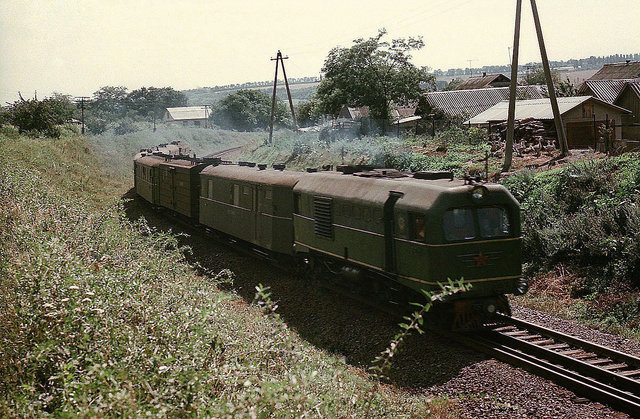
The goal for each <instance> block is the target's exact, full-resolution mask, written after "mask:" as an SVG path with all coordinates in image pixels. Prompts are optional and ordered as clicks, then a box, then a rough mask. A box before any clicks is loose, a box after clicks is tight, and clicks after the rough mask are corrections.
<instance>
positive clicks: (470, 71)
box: [467, 58, 478, 76]
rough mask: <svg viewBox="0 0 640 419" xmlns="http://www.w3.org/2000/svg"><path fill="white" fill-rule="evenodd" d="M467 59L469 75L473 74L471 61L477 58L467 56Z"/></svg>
mask: <svg viewBox="0 0 640 419" xmlns="http://www.w3.org/2000/svg"><path fill="white" fill-rule="evenodd" d="M467 61H469V75H470V76H473V68H471V62H472V61H478V59H477V58H469V59H468V60H467Z"/></svg>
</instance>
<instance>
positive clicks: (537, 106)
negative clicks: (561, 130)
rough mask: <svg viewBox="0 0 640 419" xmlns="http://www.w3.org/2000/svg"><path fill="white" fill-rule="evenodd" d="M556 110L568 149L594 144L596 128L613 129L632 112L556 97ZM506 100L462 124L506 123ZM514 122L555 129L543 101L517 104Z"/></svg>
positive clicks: (618, 132) (547, 102) (594, 100)
mask: <svg viewBox="0 0 640 419" xmlns="http://www.w3.org/2000/svg"><path fill="white" fill-rule="evenodd" d="M558 108H559V109H560V114H561V115H562V122H563V124H564V127H565V130H566V132H567V142H568V144H569V148H585V147H592V146H594V145H595V143H596V140H597V135H598V134H597V132H598V130H597V127H598V126H599V125H600V124H608V125H609V126H615V125H616V123H619V122H620V120H621V118H622V116H623V115H627V114H630V113H631V111H629V110H627V109H624V108H621V107H620V106H616V105H613V104H611V103H607V102H605V101H602V100H600V99H597V98H594V97H592V96H575V97H559V98H558ZM508 112H509V101H507V100H505V101H502V102H500V103H498V104H496V105H494V106H493V107H491V108H489V109H487V110H486V111H484V112H482V113H480V114H478V115H476V116H475V117H473V118H471V119H469V120H468V121H466V122H465V124H469V125H475V126H488V125H489V124H490V123H493V122H503V121H506V120H507V115H508ZM515 118H516V119H529V118H531V119H536V120H539V121H542V122H543V123H544V124H545V129H546V130H548V131H550V130H554V129H555V128H554V124H553V111H552V110H551V102H550V100H549V99H548V98H546V99H533V100H518V101H516V115H515ZM621 136H622V132H621V129H620V126H619V124H618V126H616V128H615V130H614V133H613V138H614V139H615V138H620V137H621Z"/></svg>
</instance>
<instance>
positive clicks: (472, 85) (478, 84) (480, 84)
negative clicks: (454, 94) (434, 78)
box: [455, 74, 510, 90]
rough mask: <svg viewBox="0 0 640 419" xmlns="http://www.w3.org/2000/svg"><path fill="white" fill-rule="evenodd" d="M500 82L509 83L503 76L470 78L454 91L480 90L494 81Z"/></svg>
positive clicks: (490, 75) (492, 75) (487, 75)
mask: <svg viewBox="0 0 640 419" xmlns="http://www.w3.org/2000/svg"><path fill="white" fill-rule="evenodd" d="M497 80H499V81H501V82H502V83H509V81H510V79H509V77H507V76H505V75H504V74H485V75H482V76H471V77H469V78H468V79H466V80H465V81H463V82H462V83H460V84H459V85H458V86H457V87H456V89H455V90H467V89H482V88H485V87H489V85H490V84H491V83H493V82H494V81H497Z"/></svg>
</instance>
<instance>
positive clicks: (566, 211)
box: [504, 153, 640, 329]
mask: <svg viewBox="0 0 640 419" xmlns="http://www.w3.org/2000/svg"><path fill="white" fill-rule="evenodd" d="M639 157H640V156H639V155H638V154H637V153H630V154H626V155H623V156H620V157H615V158H609V159H601V160H593V161H586V162H578V163H575V164H573V165H570V166H567V167H565V168H561V169H556V170H551V171H547V172H541V173H533V172H531V171H527V170H523V171H521V172H519V173H517V174H515V175H513V176H510V177H509V178H507V179H506V180H505V181H504V184H505V186H506V187H507V188H509V190H510V191H511V192H512V193H513V194H514V195H515V197H516V198H517V199H518V200H519V201H520V203H521V208H522V216H523V222H522V228H523V255H524V256H525V262H526V264H525V268H526V269H525V270H526V273H527V274H528V275H530V276H535V275H540V277H539V278H538V281H544V279H545V278H546V276H545V275H546V274H547V272H550V271H554V270H558V269H560V270H562V272H563V277H564V278H567V282H566V283H565V284H563V286H564V291H565V292H566V293H567V294H569V295H568V296H570V297H573V298H580V299H582V300H583V301H584V302H583V303H580V304H581V306H580V310H579V311H580V313H581V315H582V317H584V318H585V319H597V320H600V321H601V322H603V323H604V324H611V325H614V326H616V325H617V326H619V325H623V326H627V327H630V328H635V329H640V323H639V321H638V319H640V292H639V290H640V279H639V278H640V187H639V186H638V185H640V158H639ZM547 279H548V278H547ZM543 286H544V285H541V287H543ZM534 287H535V284H534ZM534 289H535V288H534ZM565 297H567V295H565Z"/></svg>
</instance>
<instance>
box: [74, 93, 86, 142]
mask: <svg viewBox="0 0 640 419" xmlns="http://www.w3.org/2000/svg"><path fill="white" fill-rule="evenodd" d="M78 99H80V110H81V115H82V118H81V120H82V135H84V101H85V99H87V100H89V98H88V97H86V96H80V97H77V98H76V100H78Z"/></svg>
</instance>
